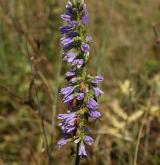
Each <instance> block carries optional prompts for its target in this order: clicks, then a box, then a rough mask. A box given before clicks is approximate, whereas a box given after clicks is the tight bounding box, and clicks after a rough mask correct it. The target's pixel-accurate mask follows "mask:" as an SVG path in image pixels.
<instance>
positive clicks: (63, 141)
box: [57, 138, 67, 148]
mask: <svg viewBox="0 0 160 165" xmlns="http://www.w3.org/2000/svg"><path fill="white" fill-rule="evenodd" d="M65 144H67V139H64V138H63V139H61V140H59V141H58V142H57V146H58V147H59V148H61V147H63V146H64V145H65Z"/></svg>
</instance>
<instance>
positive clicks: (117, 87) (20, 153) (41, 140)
mask: <svg viewBox="0 0 160 165" xmlns="http://www.w3.org/2000/svg"><path fill="white" fill-rule="evenodd" d="M65 2H66V1H65V0H45V1H44V0H34V1H33V0H0V61H1V65H0V165H46V164H48V162H51V164H54V165H68V164H71V158H70V154H71V151H70V146H69V145H68V146H66V147H64V148H63V149H57V148H56V147H55V145H56V142H57V140H58V139H59V138H60V130H59V127H58V122H57V120H56V114H57V113H59V112H65V111H66V107H65V106H64V105H63V104H62V103H61V100H60V98H59V96H58V94H57V93H58V90H59V88H60V87H62V86H64V85H65V79H64V73H65V71H66V70H67V66H66V64H64V63H63V64H62V59H61V48H60V44H59V39H60V33H59V26H61V24H62V22H61V20H60V14H61V13H63V12H64V7H65V5H64V4H65ZM86 3H87V5H88V10H89V12H90V23H89V26H88V33H89V34H91V35H92V36H93V43H92V55H91V59H90V63H89V66H88V70H89V71H90V72H91V73H92V74H102V75H103V76H104V78H105V81H104V82H103V84H102V88H103V90H104V91H105V95H104V96H103V97H102V98H101V100H100V105H101V106H100V112H101V113H102V115H103V117H102V119H101V120H100V121H98V122H96V123H94V125H93V131H92V132H93V136H94V139H95V144H94V146H93V147H90V148H89V149H88V151H89V153H88V154H89V156H88V158H87V159H83V160H82V161H81V164H82V165H90V164H92V165H136V164H137V165H160V1H159V0H123V1H122V0H99V1H96V0H86ZM44 135H45V136H44ZM46 141H47V143H48V145H46Z"/></svg>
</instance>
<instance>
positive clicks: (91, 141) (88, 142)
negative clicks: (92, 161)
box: [84, 136, 93, 145]
mask: <svg viewBox="0 0 160 165" xmlns="http://www.w3.org/2000/svg"><path fill="white" fill-rule="evenodd" d="M84 142H85V143H86V144H88V145H92V144H93V138H92V137H90V136H85V137H84Z"/></svg>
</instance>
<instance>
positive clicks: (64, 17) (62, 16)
mask: <svg viewBox="0 0 160 165" xmlns="http://www.w3.org/2000/svg"><path fill="white" fill-rule="evenodd" d="M61 18H62V19H63V20H64V21H67V22H68V21H70V20H71V16H70V15H67V14H63V15H61Z"/></svg>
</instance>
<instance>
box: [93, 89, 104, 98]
mask: <svg viewBox="0 0 160 165" xmlns="http://www.w3.org/2000/svg"><path fill="white" fill-rule="evenodd" d="M93 89H94V92H95V95H96V97H98V96H100V95H102V94H104V93H103V91H102V90H100V88H99V87H93Z"/></svg>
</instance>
